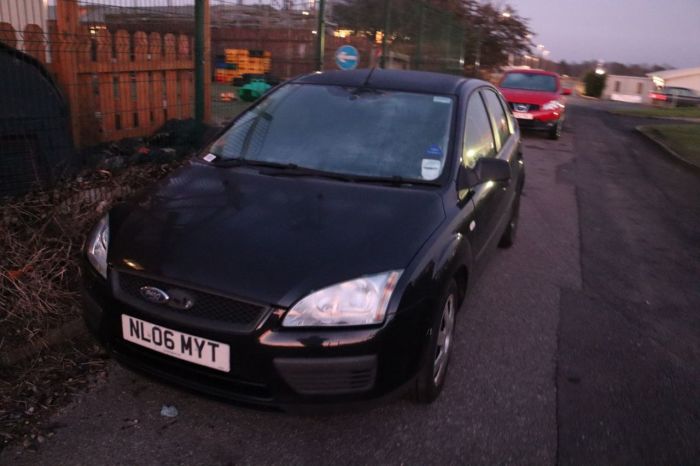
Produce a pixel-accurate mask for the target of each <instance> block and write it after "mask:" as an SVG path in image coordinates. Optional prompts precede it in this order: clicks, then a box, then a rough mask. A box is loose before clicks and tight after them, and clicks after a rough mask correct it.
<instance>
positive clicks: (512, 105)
mask: <svg viewBox="0 0 700 466" xmlns="http://www.w3.org/2000/svg"><path fill="white" fill-rule="evenodd" d="M508 105H509V106H510V109H511V110H513V111H514V112H534V111H537V110H539V109H540V106H539V105H537V104H521V103H518V102H509V103H508ZM516 105H524V106H525V109H522V110H518V109H516V108H515V106H516Z"/></svg>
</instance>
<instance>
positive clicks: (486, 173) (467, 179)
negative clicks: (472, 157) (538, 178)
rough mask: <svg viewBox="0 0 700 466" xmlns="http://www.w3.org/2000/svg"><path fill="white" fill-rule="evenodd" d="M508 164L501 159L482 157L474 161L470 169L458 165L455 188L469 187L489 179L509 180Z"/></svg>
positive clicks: (497, 180)
mask: <svg viewBox="0 0 700 466" xmlns="http://www.w3.org/2000/svg"><path fill="white" fill-rule="evenodd" d="M510 176H511V174H510V164H509V163H508V162H507V161H505V160H501V159H494V158H491V157H484V158H481V159H479V161H478V162H476V166H475V167H474V168H473V169H472V170H470V169H468V168H464V167H463V166H460V169H459V175H458V177H457V189H459V190H462V189H470V188H473V187H474V186H478V185H480V184H482V183H486V182H489V181H493V182H506V181H510Z"/></svg>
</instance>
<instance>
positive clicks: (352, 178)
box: [212, 157, 440, 186]
mask: <svg viewBox="0 0 700 466" xmlns="http://www.w3.org/2000/svg"><path fill="white" fill-rule="evenodd" d="M212 165H214V166H216V167H260V168H262V170H260V173H261V174H262V175H267V176H314V177H320V178H330V179H333V180H339V181H345V182H355V183H377V184H389V185H393V186H401V185H425V186H440V183H438V182H436V181H429V180H417V179H414V178H404V177H402V176H368V175H350V174H343V173H335V172H329V171H325V170H319V169H316V168H308V167H301V166H299V165H297V164H294V163H282V162H267V161H264V160H251V159H243V158H240V157H237V158H231V159H219V160H217V161H216V162H213V163H212Z"/></svg>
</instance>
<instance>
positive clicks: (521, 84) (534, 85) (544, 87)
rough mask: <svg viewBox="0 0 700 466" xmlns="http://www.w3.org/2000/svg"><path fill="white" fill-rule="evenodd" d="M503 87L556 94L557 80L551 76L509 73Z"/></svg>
mask: <svg viewBox="0 0 700 466" xmlns="http://www.w3.org/2000/svg"><path fill="white" fill-rule="evenodd" d="M501 87H503V88H506V89H523V90H527V91H544V92H556V91H557V80H556V78H555V77H554V76H552V75H549V74H536V73H508V74H506V76H505V78H503V82H501Z"/></svg>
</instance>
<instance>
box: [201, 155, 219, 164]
mask: <svg viewBox="0 0 700 466" xmlns="http://www.w3.org/2000/svg"><path fill="white" fill-rule="evenodd" d="M202 158H203V159H204V160H206V161H207V162H212V161H214V160H215V159H216V155H214V154H207V155H205V156H204V157H202Z"/></svg>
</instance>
